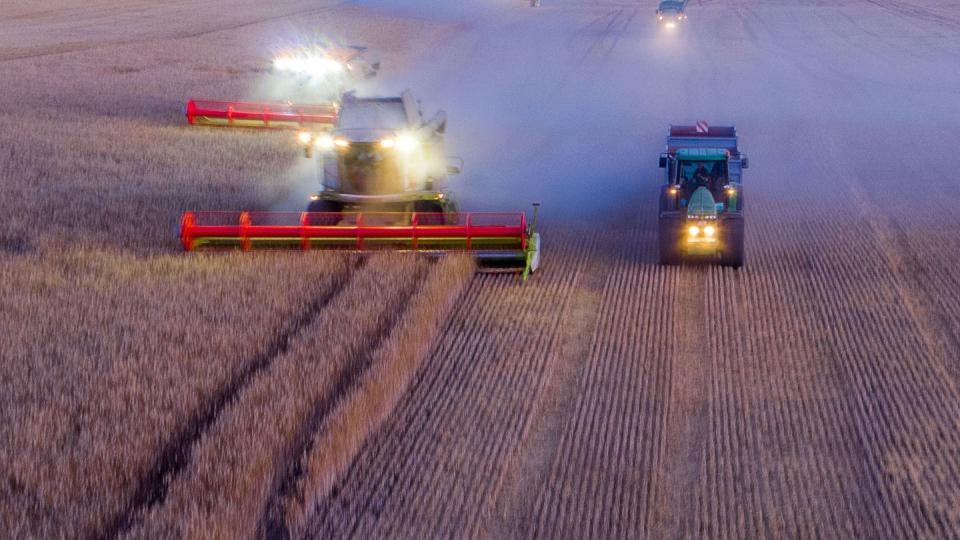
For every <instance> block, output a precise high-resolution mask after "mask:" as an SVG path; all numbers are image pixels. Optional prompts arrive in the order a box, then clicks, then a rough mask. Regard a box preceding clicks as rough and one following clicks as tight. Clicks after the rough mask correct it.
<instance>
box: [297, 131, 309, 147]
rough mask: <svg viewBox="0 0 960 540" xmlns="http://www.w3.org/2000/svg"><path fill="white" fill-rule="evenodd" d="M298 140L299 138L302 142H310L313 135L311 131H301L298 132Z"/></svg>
mask: <svg viewBox="0 0 960 540" xmlns="http://www.w3.org/2000/svg"><path fill="white" fill-rule="evenodd" d="M297 140H299V141H300V143H301V144H310V141H311V140H313V135H311V134H310V132H309V131H301V132H300V133H297Z"/></svg>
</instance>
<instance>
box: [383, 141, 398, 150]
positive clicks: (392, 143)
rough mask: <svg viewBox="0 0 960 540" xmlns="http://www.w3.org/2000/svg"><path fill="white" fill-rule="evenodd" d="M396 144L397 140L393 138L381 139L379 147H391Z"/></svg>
mask: <svg viewBox="0 0 960 540" xmlns="http://www.w3.org/2000/svg"><path fill="white" fill-rule="evenodd" d="M395 146H397V141H396V140H395V139H383V140H382V141H380V148H387V149H390V148H393V147H395Z"/></svg>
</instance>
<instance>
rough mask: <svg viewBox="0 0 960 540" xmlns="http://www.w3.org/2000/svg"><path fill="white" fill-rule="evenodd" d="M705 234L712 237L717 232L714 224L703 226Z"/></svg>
mask: <svg viewBox="0 0 960 540" xmlns="http://www.w3.org/2000/svg"><path fill="white" fill-rule="evenodd" d="M703 234H705V235H707V236H708V237H712V236H713V235H715V234H717V229H715V228H714V227H713V225H707V226H706V227H704V228H703Z"/></svg>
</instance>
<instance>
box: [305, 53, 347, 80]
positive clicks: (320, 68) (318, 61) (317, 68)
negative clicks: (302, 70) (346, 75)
mask: <svg viewBox="0 0 960 540" xmlns="http://www.w3.org/2000/svg"><path fill="white" fill-rule="evenodd" d="M307 65H308V67H307V71H309V72H310V74H311V75H313V76H315V77H322V76H324V75H326V74H328V73H339V72H341V71H343V64H341V63H340V62H337V61H336V60H334V59H333V58H327V57H325V56H324V57H321V58H311V59H310V60H308V62H307Z"/></svg>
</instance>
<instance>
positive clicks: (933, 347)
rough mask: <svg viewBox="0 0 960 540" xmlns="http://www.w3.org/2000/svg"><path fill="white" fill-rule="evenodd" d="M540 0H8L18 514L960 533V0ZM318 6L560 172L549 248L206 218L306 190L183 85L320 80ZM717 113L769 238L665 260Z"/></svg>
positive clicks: (498, 148)
mask: <svg viewBox="0 0 960 540" xmlns="http://www.w3.org/2000/svg"><path fill="white" fill-rule="evenodd" d="M524 3H525V2H519V1H518V2H512V1H508V0H489V1H476V2H462V3H450V2H441V1H433V0H410V2H406V3H397V2H388V1H386V0H382V1H380V0H365V1H357V2H345V3H338V2H332V1H330V2H322V1H321V2H318V1H306V0H279V1H276V2H271V3H269V4H265V3H262V2H254V1H252V0H217V1H213V2H205V3H202V5H198V4H200V3H197V2H154V1H133V0H125V1H121V0H100V1H96V2H81V1H79V0H42V1H39V2H26V1H20V0H14V1H13V2H10V3H9V4H10V5H9V6H8V5H6V4H5V5H4V6H2V9H0V186H2V192H0V404H2V406H0V465H2V467H0V474H2V477H0V530H3V531H5V534H4V535H8V536H10V537H16V538H22V537H35V538H56V537H70V538H72V537H76V538H95V537H121V536H122V537H136V538H182V537H188V538H203V537H215V538H249V537H270V538H278V537H285V536H292V537H319V538H330V537H357V538H372V537H390V538H395V537H414V538H421V537H436V536H448V537H520V536H524V537H530V536H534V537H568V538H584V537H597V538H609V537H652V538H662V537H668V538H673V537H691V536H696V537H708V538H714V537H729V538H744V537H757V536H761V537H846V538H876V537H891V538H902V537H956V536H960V510H958V509H960V264H958V262H960V235H958V232H960V212H958V211H957V208H960V182H958V178H957V174H958V171H960V169H958V167H957V163H956V157H955V156H956V148H958V147H960V99H958V94H957V89H958V88H960V69H957V66H958V65H960V39H958V38H960V5H958V4H956V3H952V2H948V1H938V0H904V1H899V0H897V1H892V0H891V1H888V0H863V1H857V0H843V1H837V2H819V1H816V0H775V1H766V2H752V1H747V0H702V1H699V0H697V1H694V2H691V4H690V7H689V10H690V11H689V13H690V19H689V21H688V23H689V24H687V25H686V26H685V27H684V28H682V29H680V30H681V32H679V33H676V34H673V35H664V34H662V33H660V32H658V31H657V29H656V26H655V25H654V24H653V23H652V21H651V20H650V19H651V17H650V15H651V14H652V11H653V9H654V7H655V6H654V3H652V2H640V3H632V2H631V3H627V2H613V1H599V0H598V1H594V2H577V1H573V0H565V1H560V0H557V1H554V2H551V1H549V0H543V7H542V8H541V9H537V10H531V9H528V8H525V7H523V4H524ZM317 33H325V34H327V35H335V36H337V37H340V38H342V39H344V40H345V41H348V42H357V43H366V44H368V45H369V46H371V48H373V49H375V50H377V51H378V52H379V55H380V57H381V58H382V60H383V65H384V67H383V71H382V73H381V76H380V78H379V79H378V80H377V81H375V82H373V83H370V84H371V87H370V88H368V89H367V90H368V91H373V92H382V93H396V92H398V91H400V90H402V89H403V88H405V87H411V88H413V89H414V90H415V91H416V92H417V94H418V96H419V97H421V98H422V99H423V100H424V103H425V106H427V107H433V106H440V107H444V108H446V109H447V111H448V113H449V115H450V119H451V122H450V129H449V135H448V137H449V141H448V144H449V146H450V149H451V151H453V152H454V153H458V154H460V155H462V156H463V157H464V158H465V161H466V163H467V170H466V174H465V175H464V177H463V178H461V179H460V180H458V182H459V183H458V184H457V186H456V191H457V193H459V194H460V196H461V198H462V201H463V206H465V207H466V208H468V209H488V208H490V209H498V210H515V209H516V210H519V209H523V207H525V206H526V204H527V203H528V202H529V201H531V200H542V201H543V203H544V207H543V208H544V215H543V234H544V237H545V239H546V247H545V253H544V260H543V262H544V267H543V269H542V271H541V272H540V273H538V274H536V275H535V276H533V277H532V278H531V279H530V280H529V281H527V282H526V283H521V282H520V281H519V278H517V277H516V276H503V275H491V274H476V275H474V274H473V273H472V270H473V268H472V263H471V262H470V261H469V260H467V259H465V258H461V257H449V258H445V259H442V260H438V261H431V260H426V259H420V258H416V257H408V256H403V255H375V256H369V257H359V256H353V255H337V254H329V253H328V254H324V253H313V252H311V253H260V254H226V255H224V254H216V255H185V254H182V253H180V252H179V251H178V245H177V241H176V238H175V234H174V232H175V227H176V222H177V219H178V216H179V214H180V212H181V211H183V210H186V209H201V210H202V209H233V208H249V209H268V208H276V207H279V206H284V205H288V204H290V201H292V200H293V201H295V200H296V197H297V196H298V194H300V193H301V192H302V191H303V189H304V188H303V184H304V181H303V179H302V178H301V176H303V167H302V166H301V165H299V164H298V163H299V162H298V159H299V158H298V155H297V149H296V148H295V146H294V145H292V144H290V140H289V135H288V134H282V133H251V132H243V131H239V132H237V131H229V132H228V131H222V130H203V129H191V128H188V127H186V126H185V125H183V124H184V123H183V121H182V117H181V116H180V107H181V105H182V101H183V100H184V99H186V98H188V97H201V98H213V99H217V98H250V99H271V98H272V99H278V98H282V97H283V96H276V95H272V94H271V88H270V85H269V84H265V83H264V82H263V81H264V77H265V74H264V72H263V68H264V66H265V64H266V62H267V61H268V60H269V51H270V48H271V47H273V46H276V44H277V42H278V40H279V41H289V40H292V39H296V38H298V37H303V36H310V35H315V34H317ZM278 36H279V37H278ZM698 118H706V119H709V120H711V121H712V122H713V123H716V124H722V123H727V122H730V123H736V124H737V127H738V131H739V132H740V134H741V142H742V145H743V147H744V149H745V150H746V151H747V153H748V154H749V155H750V157H751V161H752V166H751V168H750V169H749V170H748V171H747V175H746V177H745V183H746V190H747V191H746V197H747V200H748V201H749V202H748V205H749V206H748V214H747V216H748V217H747V220H748V236H747V256H748V261H747V264H746V266H745V267H744V268H742V269H740V270H739V271H737V270H731V269H725V268H719V267H713V266H706V265H690V266H684V267H661V266H658V265H657V264H656V213H655V209H656V185H657V182H658V169H657V168H656V159H655V158H656V155H657V153H658V152H659V151H660V150H661V149H662V145H663V136H664V133H665V128H666V126H667V125H668V124H669V123H670V122H674V123H679V122H689V121H691V120H693V119H698Z"/></svg>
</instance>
